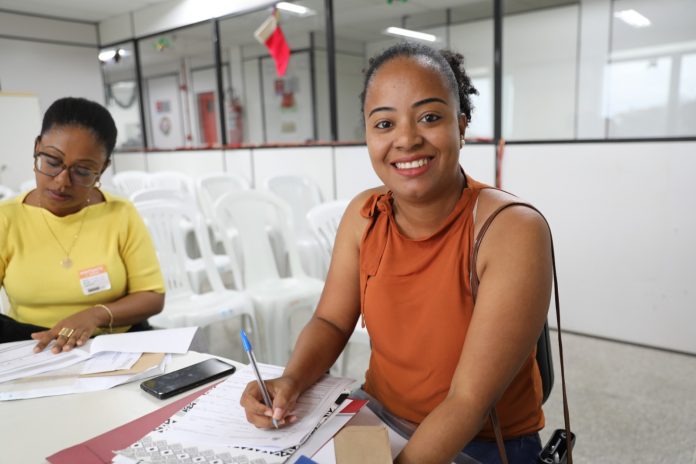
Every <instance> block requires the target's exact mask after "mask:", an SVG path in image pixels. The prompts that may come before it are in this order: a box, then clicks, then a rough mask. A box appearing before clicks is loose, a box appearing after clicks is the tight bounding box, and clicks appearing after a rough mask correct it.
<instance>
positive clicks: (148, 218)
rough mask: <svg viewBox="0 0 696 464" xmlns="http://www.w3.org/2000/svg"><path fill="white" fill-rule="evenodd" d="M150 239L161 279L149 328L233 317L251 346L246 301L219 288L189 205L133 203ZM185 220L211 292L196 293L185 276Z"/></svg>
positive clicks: (250, 309) (252, 325) (199, 220)
mask: <svg viewBox="0 0 696 464" xmlns="http://www.w3.org/2000/svg"><path fill="white" fill-rule="evenodd" d="M135 206H136V208H137V209H138V211H139V212H140V214H141V216H142V217H143V220H144V221H145V224H146V225H147V227H148V229H149V231H150V234H151V235H152V239H153V242H154V244H155V248H156V250H157V256H158V258H159V262H160V267H161V269H162V274H163V276H164V280H165V286H166V297H165V304H164V310H163V311H162V312H161V313H160V314H158V315H156V316H154V317H152V318H150V323H151V324H152V325H153V326H155V327H165V328H172V327H186V326H194V325H195V326H207V325H209V324H213V323H216V322H220V321H224V320H227V319H230V318H233V317H241V318H242V323H244V322H247V323H248V325H247V328H249V329H250V330H251V332H252V334H253V337H254V339H255V341H256V342H258V341H259V338H258V337H259V331H258V325H257V322H256V314H255V311H254V305H253V302H252V300H251V298H250V297H249V296H248V295H247V294H245V293H244V292H238V291H233V290H227V289H225V288H224V286H223V285H222V280H221V279H220V276H219V274H218V273H217V270H216V269H215V264H214V262H213V257H212V253H211V251H210V242H209V240H208V234H207V229H206V227H205V224H204V220H203V217H202V216H201V214H199V213H198V212H197V211H196V210H195V209H194V208H193V205H192V204H191V203H188V202H185V201H179V200H174V199H168V200H151V201H145V202H141V203H136V205H135ZM182 220H186V221H187V222H189V223H190V224H192V225H193V231H194V235H195V238H196V241H197V242H198V246H199V249H200V250H201V255H202V260H203V262H204V263H205V272H206V274H207V276H206V277H207V279H208V281H209V282H210V285H211V288H212V291H210V292H207V293H203V294H196V293H194V292H193V289H192V287H191V283H190V282H189V279H188V276H187V273H186V264H185V263H186V260H187V259H188V257H187V255H186V247H185V243H184V242H185V240H184V234H183V233H182V231H181V228H180V224H181V221H182Z"/></svg>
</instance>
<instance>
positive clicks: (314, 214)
mask: <svg viewBox="0 0 696 464" xmlns="http://www.w3.org/2000/svg"><path fill="white" fill-rule="evenodd" d="M347 206H348V201H345V200H338V201H330V202H328V203H323V204H321V205H318V206H315V207H314V208H312V209H310V210H309V212H307V222H308V224H309V226H310V228H311V230H312V232H313V233H314V235H315V237H316V239H317V242H318V243H320V244H321V247H322V251H323V257H324V259H325V260H326V262H327V269H328V263H330V262H331V254H332V252H333V247H334V242H335V241H336V232H337V231H338V225H339V224H340V223H341V218H342V217H343V213H344V212H345V210H346V207H347ZM353 343H358V344H361V345H367V346H369V345H370V337H369V335H368V334H367V330H365V328H364V327H362V324H361V323H360V321H358V324H357V325H356V326H355V330H354V331H353V335H351V337H350V340H348V344H347V345H346V348H345V349H344V350H343V354H342V355H341V356H342V359H341V375H346V373H347V371H348V358H349V355H350V348H351V344H353Z"/></svg>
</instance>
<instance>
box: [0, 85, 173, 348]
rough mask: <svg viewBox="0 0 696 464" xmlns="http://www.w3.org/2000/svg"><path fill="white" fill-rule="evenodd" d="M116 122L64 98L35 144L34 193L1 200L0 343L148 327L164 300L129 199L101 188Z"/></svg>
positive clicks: (73, 340)
mask: <svg viewBox="0 0 696 464" xmlns="http://www.w3.org/2000/svg"><path fill="white" fill-rule="evenodd" d="M115 144H116V125H115V124H114V120H113V118H112V117H111V115H110V114H109V112H108V111H107V110H106V108H104V107H103V106H101V105H99V104H98V103H95V102H92V101H89V100H85V99H82V98H62V99H59V100H57V101H55V102H54V103H53V104H52V105H51V106H50V107H49V108H48V110H47V111H46V114H45V115H44V118H43V124H42V127H41V135H39V136H38V137H37V138H36V142H35V144H34V172H35V175H36V186H37V187H36V189H34V190H32V191H30V192H28V193H25V194H23V195H20V196H18V197H16V198H14V199H11V200H8V201H5V202H2V203H0V285H2V286H3V287H4V288H5V291H6V292H7V296H8V298H9V302H10V310H9V316H10V317H7V316H2V317H0V342H8V341H14V340H23V339H29V338H33V339H34V340H36V341H37V344H36V347H35V351H37V352H38V351H41V350H43V349H44V348H45V347H46V346H48V344H49V343H50V342H51V341H52V340H55V343H54V345H53V347H52V351H53V352H54V353H58V352H60V351H69V350H70V349H72V348H73V347H75V346H80V345H83V344H84V343H85V342H86V341H87V340H88V339H89V337H91V336H92V335H95V334H99V333H102V332H111V331H118V332H125V331H127V330H129V329H130V330H138V329H141V330H142V329H143V328H147V327H148V326H147V318H148V317H150V316H153V315H155V314H157V313H159V312H160V311H161V310H162V307H163V305H164V284H163V279H162V275H161V272H160V269H159V263H158V261H157V256H156V254H155V250H154V247H153V244H152V241H151V238H150V236H149V234H148V232H147V229H146V228H145V225H144V223H143V221H142V219H141V218H140V216H139V215H138V213H137V211H136V210H135V208H134V207H133V205H132V204H130V203H129V202H128V201H126V200H123V199H121V198H118V197H114V196H111V195H109V194H108V193H106V192H102V191H101V190H99V185H100V183H99V179H100V177H101V175H102V174H103V173H104V171H105V170H106V168H107V167H108V166H109V163H110V157H111V152H112V151H113V149H114V145H115Z"/></svg>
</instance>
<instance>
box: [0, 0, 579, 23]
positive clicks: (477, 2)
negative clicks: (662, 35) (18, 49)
mask: <svg viewBox="0 0 696 464" xmlns="http://www.w3.org/2000/svg"><path fill="white" fill-rule="evenodd" d="M167 1H173V0H0V10H10V11H17V12H22V13H30V14H36V15H42V16H52V17H56V18H65V19H73V20H79V21H88V22H99V21H102V20H104V19H106V18H110V17H112V16H118V15H121V14H124V13H128V12H130V11H136V10H139V9H141V8H144V7H146V6H148V5H152V4H155V3H163V2H167ZM199 1H203V0H199ZM227 1H234V0H227ZM573 2H574V0H506V2H505V8H506V11H508V12H513V11H516V10H527V9H534V8H539V7H544V6H551V5H557V4H562V3H573ZM297 3H300V4H305V5H307V6H312V4H318V5H319V6H320V8H321V6H322V5H323V4H324V1H323V0H318V1H317V0H299V1H297ZM492 4H493V2H492V0H407V1H405V2H401V1H399V0H393V1H392V2H391V3H388V2H387V0H334V16H335V18H336V23H337V25H338V24H339V23H341V22H344V23H360V22H362V21H364V20H365V19H367V18H369V19H371V20H380V19H384V18H391V17H393V16H394V14H395V12H397V11H398V14H399V15H413V14H422V13H424V12H428V11H442V10H444V9H445V8H467V9H468V10H469V11H474V10H472V9H475V10H478V11H480V12H486V11H492V9H493V7H492ZM315 9H316V8H315Z"/></svg>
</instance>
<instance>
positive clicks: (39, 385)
mask: <svg viewBox="0 0 696 464" xmlns="http://www.w3.org/2000/svg"><path fill="white" fill-rule="evenodd" d="M170 361H171V356H170V355H168V356H165V357H164V358H163V359H162V362H161V363H160V364H159V365H157V366H155V367H152V368H150V369H148V370H145V371H143V372H141V373H139V374H130V375H111V376H104V377H87V378H84V377H79V376H80V374H81V373H82V370H83V369H84V363H83V364H76V365H73V366H68V367H67V368H64V369H59V370H55V371H52V372H47V373H44V374H41V375H37V376H34V377H30V378H26V379H19V380H15V381H13V382H6V383H4V384H1V385H0V401H8V400H22V399H29V398H40V397H43V396H59V395H70V394H73V393H86V392H91V391H98V390H108V389H109V388H112V387H115V386H116V385H121V384H123V383H128V382H135V381H137V380H140V379H145V378H148V377H152V376H153V375H158V374H162V373H164V370H165V367H166V365H167V364H168V363H169V362H170Z"/></svg>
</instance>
